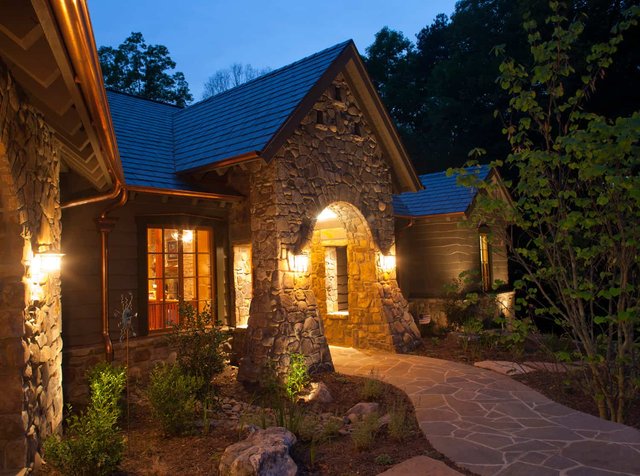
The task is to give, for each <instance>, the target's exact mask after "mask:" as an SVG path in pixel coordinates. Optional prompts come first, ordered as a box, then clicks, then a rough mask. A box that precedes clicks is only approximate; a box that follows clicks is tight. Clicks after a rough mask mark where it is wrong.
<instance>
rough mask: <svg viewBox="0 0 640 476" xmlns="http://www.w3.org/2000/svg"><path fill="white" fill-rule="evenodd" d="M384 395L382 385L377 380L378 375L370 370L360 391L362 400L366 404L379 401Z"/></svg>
mask: <svg viewBox="0 0 640 476" xmlns="http://www.w3.org/2000/svg"><path fill="white" fill-rule="evenodd" d="M383 393H384V385H383V384H382V382H381V381H380V380H379V378H378V374H377V373H376V372H375V371H373V370H371V372H369V377H368V378H366V379H365V381H364V383H363V384H362V389H361V390H360V395H361V396H362V399H363V400H366V401H368V402H371V401H375V400H379V399H380V398H381V397H382V395H383Z"/></svg>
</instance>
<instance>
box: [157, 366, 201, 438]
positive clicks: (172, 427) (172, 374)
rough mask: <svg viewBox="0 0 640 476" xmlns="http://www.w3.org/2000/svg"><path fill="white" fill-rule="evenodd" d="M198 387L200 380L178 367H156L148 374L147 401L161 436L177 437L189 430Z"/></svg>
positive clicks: (199, 386)
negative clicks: (162, 434) (162, 433)
mask: <svg viewBox="0 0 640 476" xmlns="http://www.w3.org/2000/svg"><path fill="white" fill-rule="evenodd" d="M201 387H202V379H201V378H199V377H194V376H192V375H187V374H186V373H185V372H184V371H183V369H182V368H181V367H180V366H179V365H175V364H174V365H159V366H158V367H156V368H155V369H154V370H153V371H152V372H151V378H150V380H149V387H148V388H147V397H148V398H149V402H150V403H151V412H152V414H153V416H154V418H155V419H156V420H157V421H158V423H159V424H160V427H161V428H162V431H163V432H164V433H165V434H167V435H179V434H181V433H183V432H184V431H185V430H186V429H187V428H189V426H190V425H191V423H192V422H193V419H194V411H195V402H196V394H197V392H198V390H199V389H200V388H201Z"/></svg>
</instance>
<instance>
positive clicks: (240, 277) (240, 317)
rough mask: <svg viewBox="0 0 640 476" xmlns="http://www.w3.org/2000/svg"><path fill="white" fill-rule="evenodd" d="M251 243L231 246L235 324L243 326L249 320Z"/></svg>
mask: <svg viewBox="0 0 640 476" xmlns="http://www.w3.org/2000/svg"><path fill="white" fill-rule="evenodd" d="M251 283H252V278H251V245H234V247H233V284H234V289H235V295H236V297H235V325H236V326H240V327H244V326H246V325H247V322H248V321H249V308H250V307H251V297H252V296H253V289H252V287H251Z"/></svg>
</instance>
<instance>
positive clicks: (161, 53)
mask: <svg viewBox="0 0 640 476" xmlns="http://www.w3.org/2000/svg"><path fill="white" fill-rule="evenodd" d="M98 56H99V58H100V67H101V68H102V75H103V77H104V84H105V86H106V87H107V88H113V89H115V90H117V91H121V92H123V93H129V94H135V95H136V96H141V97H143V98H147V99H153V100H156V101H162V102H166V103H170V104H175V105H176V106H180V107H183V106H185V105H186V104H188V103H189V102H190V101H191V100H192V99H193V96H191V93H190V92H189V84H188V83H187V81H186V80H185V78H184V74H183V73H181V72H179V71H176V72H174V73H171V71H172V70H173V69H174V68H175V67H176V63H175V61H173V60H172V59H171V56H169V50H168V49H167V47H166V46H163V45H148V44H147V43H146V42H145V40H144V37H143V36H142V33H131V35H129V37H128V38H127V39H125V40H124V42H122V43H121V44H120V45H119V46H118V47H117V48H113V47H111V46H101V47H100V48H98Z"/></svg>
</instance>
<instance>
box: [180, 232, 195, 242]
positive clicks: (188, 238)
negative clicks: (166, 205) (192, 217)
mask: <svg viewBox="0 0 640 476" xmlns="http://www.w3.org/2000/svg"><path fill="white" fill-rule="evenodd" d="M182 241H183V242H184V243H191V242H192V241H193V230H184V231H183V232H182Z"/></svg>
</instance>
